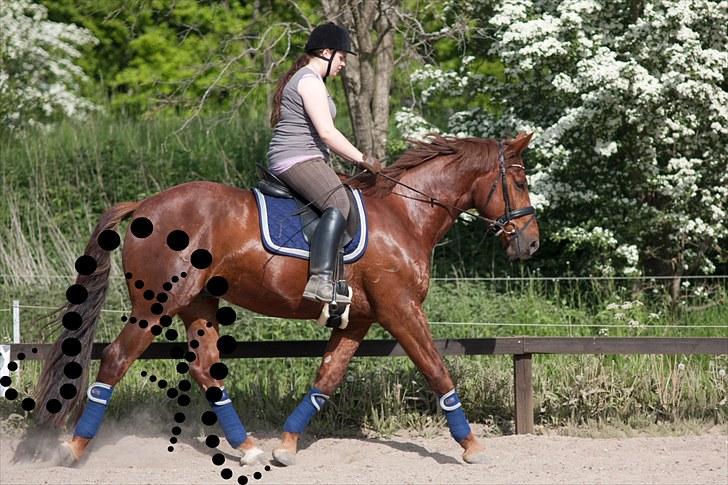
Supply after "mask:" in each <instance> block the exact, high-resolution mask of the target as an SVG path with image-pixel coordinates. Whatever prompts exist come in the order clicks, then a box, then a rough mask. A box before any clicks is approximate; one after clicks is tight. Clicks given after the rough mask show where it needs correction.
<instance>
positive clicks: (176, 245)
mask: <svg viewBox="0 0 728 485" xmlns="http://www.w3.org/2000/svg"><path fill="white" fill-rule="evenodd" d="M189 244H190V237H189V236H188V235H187V233H186V232H184V231H180V230H179V229H177V230H175V231H172V232H170V233H169V234H168V235H167V246H169V248H170V249H173V250H174V251H182V250H183V249H184V248H186V247H187V246H188V245H189Z"/></svg>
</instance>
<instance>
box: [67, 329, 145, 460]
mask: <svg viewBox="0 0 728 485" xmlns="http://www.w3.org/2000/svg"><path fill="white" fill-rule="evenodd" d="M136 318H137V319H138V320H137V321H138V322H139V321H142V320H144V319H145V317H139V316H138V315H137V316H136ZM158 319H159V317H158V316H147V317H146V321H147V322H148V325H147V327H146V328H140V326H139V324H138V323H134V324H132V323H128V324H126V326H125V327H124V328H123V330H122V331H121V333H120V334H119V336H118V337H116V339H115V340H114V341H113V342H112V343H111V344H110V345H108V346H107V347H106V348H105V349H104V351H103V354H102V356H101V365H100V367H99V372H98V374H97V376H96V382H95V383H94V384H93V385H92V388H91V390H92V394H93V393H99V394H100V395H98V396H96V401H93V402H89V403H88V404H87V405H86V409H85V410H84V413H83V414H82V415H81V417H80V418H79V420H78V422H77V423H76V428H75V430H74V433H73V438H72V439H71V441H69V442H67V443H63V446H62V447H61V457H60V464H62V465H65V466H70V465H72V464H73V463H75V462H76V461H78V460H79V459H80V458H81V456H82V455H83V453H84V451H85V450H86V448H87V447H88V445H89V443H90V442H91V440H92V439H93V437H94V436H95V435H96V431H97V430H98V428H99V427H100V426H101V421H102V420H103V414H104V412H105V409H106V406H107V405H108V401H109V400H110V398H111V388H113V386H115V385H116V384H117V383H118V382H119V381H120V380H121V378H122V377H124V374H126V371H127V370H128V369H129V367H130V366H131V364H132V363H133V362H134V361H135V360H136V359H137V358H138V357H139V356H140V355H141V354H142V352H144V350H146V348H147V347H149V344H150V343H152V340H154V335H153V334H152V332H151V327H152V322H156V321H157V320H158ZM98 384H101V386H99V385H98ZM102 403H103V404H102Z"/></svg>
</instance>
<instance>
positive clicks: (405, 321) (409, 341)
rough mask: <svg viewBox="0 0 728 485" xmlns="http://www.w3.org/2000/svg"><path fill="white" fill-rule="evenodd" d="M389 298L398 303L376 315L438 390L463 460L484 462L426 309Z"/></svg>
mask: <svg viewBox="0 0 728 485" xmlns="http://www.w3.org/2000/svg"><path fill="white" fill-rule="evenodd" d="M390 301H398V302H399V304H398V305H393V306H389V307H386V308H387V309H386V312H382V314H381V315H378V320H379V323H380V324H381V325H382V327H384V328H385V329H386V330H387V331H388V332H389V333H391V334H392V336H394V338H396V339H397V341H398V342H399V344H400V345H401V346H402V348H403V349H404V351H405V352H406V353H407V355H408V356H409V357H410V359H412V361H413V362H414V363H415V365H416V366H417V368H418V369H419V370H420V372H422V374H423V375H424V376H425V379H427V382H428V383H429V384H430V387H431V388H432V390H434V391H435V392H436V393H437V395H438V397H439V399H438V403H439V406H440V408H441V409H442V411H443V413H444V414H445V418H446V419H447V425H448V427H449V428H450V434H451V435H452V437H453V438H454V439H455V441H457V442H458V443H459V444H460V446H462V447H463V448H464V449H465V452H464V453H463V460H465V461H466V462H467V463H483V462H484V461H485V458H486V455H485V447H484V446H483V445H482V444H481V443H480V442H479V441H478V439H477V438H476V437H475V435H474V434H473V432H472V431H471V430H470V424H469V423H468V420H467V417H466V416H465V412H464V410H463V408H462V404H461V403H460V397H459V396H458V394H457V392H456V390H455V386H454V385H453V382H452V379H451V378H450V373H449V372H448V371H447V368H446V367H445V364H444V362H443V360H442V356H440V353H439V352H438V351H437V348H436V347H435V343H434V342H433V341H432V334H431V333H430V327H429V324H428V322H427V317H426V316H425V312H424V311H423V310H422V307H421V306H420V305H419V304H418V303H417V302H415V301H414V300H413V299H411V298H407V296H406V295H402V297H401V298H398V299H391V296H390Z"/></svg>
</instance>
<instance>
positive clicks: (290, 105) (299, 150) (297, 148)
mask: <svg viewBox="0 0 728 485" xmlns="http://www.w3.org/2000/svg"><path fill="white" fill-rule="evenodd" d="M307 75H313V76H316V77H317V78H318V79H321V76H319V75H318V73H316V71H314V70H313V69H311V68H309V67H307V66H304V67H302V68H301V69H299V70H298V71H296V73H295V74H294V75H293V76H292V77H291V79H290V80H289V81H288V83H286V85H285V87H284V88H283V97H282V98H281V119H280V120H279V121H278V124H277V125H276V126H275V128H273V137H272V138H271V141H270V145H269V146H268V165H269V166H270V167H271V169H273V170H274V172H279V171H280V169H282V168H288V167H287V166H286V165H289V166H290V164H291V162H293V163H295V161H296V160H302V159H307V158H318V157H321V158H323V159H324V160H326V161H328V160H329V148H328V147H327V146H326V144H325V143H324V142H323V141H322V140H321V137H320V136H319V134H318V133H317V132H316V128H315V127H314V125H313V122H312V121H311V118H309V116H308V114H306V110H305V109H304V107H303V98H301V95H300V94H298V91H297V90H296V88H297V87H298V82H299V81H300V80H301V79H302V78H303V77H304V76H307ZM322 82H323V81H322ZM327 92H328V91H327ZM328 98H329V111H330V112H331V117H332V118H335V117H336V105H335V104H334V101H333V100H332V99H331V96H329V97H328ZM275 169H278V170H275Z"/></svg>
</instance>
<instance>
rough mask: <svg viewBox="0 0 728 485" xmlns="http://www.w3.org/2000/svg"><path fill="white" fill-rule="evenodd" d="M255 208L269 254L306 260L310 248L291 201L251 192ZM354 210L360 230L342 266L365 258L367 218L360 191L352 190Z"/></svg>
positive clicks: (350, 242)
mask: <svg viewBox="0 0 728 485" xmlns="http://www.w3.org/2000/svg"><path fill="white" fill-rule="evenodd" d="M252 190H253V194H255V201H256V202H257V204H258V220H259V221H260V228H261V231H260V232H261V239H262V240H263V246H264V247H265V249H266V250H267V251H268V252H271V253H273V254H282V255H284V256H293V257H296V258H301V259H309V250H310V245H309V243H308V241H306V238H304V236H303V224H302V222H301V216H300V215H299V214H298V210H299V209H298V205H297V204H296V201H295V200H294V199H283V198H278V197H272V196H270V195H266V194H264V193H262V192H261V191H260V190H258V189H257V188H253V189H252ZM352 192H353V194H354V200H355V201H356V204H355V206H352V210H357V211H359V220H360V221H361V222H360V224H359V228H358V230H357V231H356V234H355V235H354V236H353V238H352V240H351V241H349V243H348V244H347V245H346V246H344V263H353V262H354V261H356V260H358V259H359V258H361V257H362V256H363V255H364V252H365V251H366V248H367V218H366V211H365V210H364V198H363V197H362V195H361V192H360V191H359V190H353V191H352Z"/></svg>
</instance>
